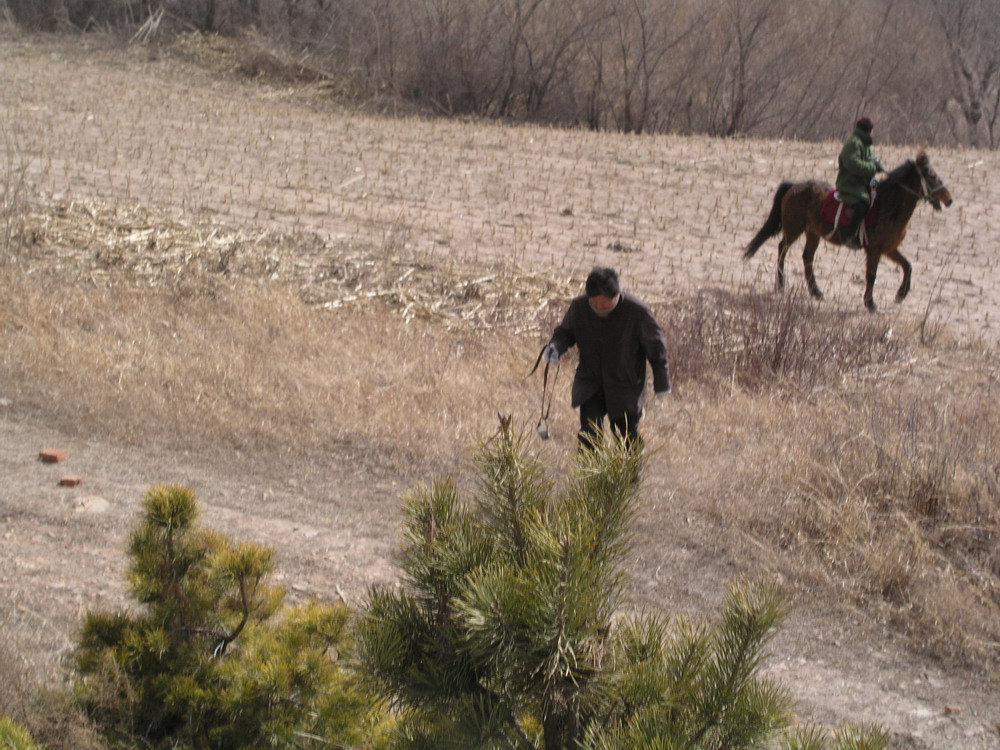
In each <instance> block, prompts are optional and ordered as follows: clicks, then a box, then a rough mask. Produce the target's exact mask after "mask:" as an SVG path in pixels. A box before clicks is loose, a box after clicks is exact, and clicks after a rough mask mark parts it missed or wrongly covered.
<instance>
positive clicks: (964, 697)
mask: <svg viewBox="0 0 1000 750" xmlns="http://www.w3.org/2000/svg"><path fill="white" fill-rule="evenodd" d="M6 411H7V412H9V407H8V409H7V410H6ZM41 447H58V448H61V449H63V450H65V451H66V452H67V458H66V460H65V461H64V462H62V463H59V464H44V463H41V462H39V461H38V452H39V450H40V449H41ZM652 469H653V471H651V472H650V473H649V476H648V478H647V483H648V488H647V490H646V492H647V495H648V496H649V497H658V496H663V495H664V494H665V489H664V485H665V484H666V483H667V477H666V474H668V473H669V472H668V470H666V469H665V468H664V467H655V466H654V467H652ZM280 473H281V475H280V476H276V475H275V472H274V471H273V470H270V471H266V470H265V471H261V470H258V471H255V469H254V465H253V463H252V462H248V461H243V460H241V459H239V458H235V459H231V460H227V461H226V462H225V464H224V465H220V464H218V463H214V464H213V463H212V462H205V461H204V459H202V458H200V457H198V456H192V455H188V454H176V453H173V452H169V451H162V452H149V451H139V450H136V449H133V448H128V447H123V446H119V445H108V444H104V443H102V442H100V441H80V440H79V439H74V438H72V437H68V436H65V435H60V434H58V433H56V432H53V431H51V430H47V429H44V428H39V427H37V426H35V424H34V423H33V422H31V421H29V422H27V423H25V422H23V421H21V420H19V419H13V418H11V417H10V416H9V415H8V414H7V413H6V412H5V411H0V475H2V476H3V477H4V488H3V490H2V491H0V560H3V565H2V569H0V601H2V602H3V603H4V606H3V611H4V612H5V614H4V615H2V616H0V623H2V624H3V626H4V628H5V633H6V636H7V637H8V638H15V639H16V643H17V644H18V645H19V646H20V647H21V648H22V650H23V651H24V652H25V653H30V654H39V655H42V656H33V657H32V660H33V661H34V662H35V664H36V666H38V667H44V668H51V665H52V664H55V663H57V662H60V661H62V662H63V663H66V661H65V660H67V659H69V658H70V656H71V649H72V638H73V633H74V631H75V628H76V626H77V624H78V622H79V618H80V616H81V615H82V614H83V613H84V612H86V611H89V610H94V609H102V608H117V607H119V606H121V605H122V604H123V602H125V601H126V599H125V586H124V580H125V579H124V573H125V567H126V565H127V560H126V556H125V546H126V545H127V539H128V533H129V530H130V529H131V527H132V526H133V525H134V523H135V521H136V518H137V514H138V502H137V501H138V499H139V498H140V497H141V495H142V493H143V491H144V490H145V489H146V488H147V487H149V486H150V485H152V484H156V483H159V482H180V483H184V484H188V485H189V486H191V487H192V488H194V490H195V491H196V493H197V495H198V499H199V504H200V507H201V509H202V512H203V521H204V522H205V523H206V524H207V525H209V526H211V527H213V528H217V529H219V530H221V531H224V532H225V533H227V534H229V535H231V536H233V537H235V538H238V539H244V540H251V541H255V542H258V543H261V544H265V545H267V546H270V547H272V548H274V549H275V550H276V551H277V554H278V570H279V572H278V574H277V576H276V581H277V582H278V583H280V584H282V585H284V586H286V587H287V588H288V590H289V596H290V599H291V600H293V601H294V600H296V599H301V598H303V597H311V596H316V597H320V598H324V599H337V598H344V599H346V600H347V601H349V602H351V603H352V604H359V603H360V602H361V601H362V600H363V597H364V592H365V589H366V588H367V586H368V585H370V584H373V583H391V582H392V581H393V580H394V579H395V570H394V567H393V563H392V548H393V545H394V543H395V539H396V534H397V530H398V521H399V514H398V509H399V497H400V494H401V493H402V492H404V491H405V490H406V487H402V486H400V485H399V484H397V483H395V482H393V481H388V480H383V481H372V480H371V479H370V478H368V477H366V476H363V475H361V474H350V473H345V470H344V465H343V464H342V463H341V462H340V461H339V460H338V457H336V456H331V457H330V462H329V464H327V465H286V466H284V467H283V470H282V472H280ZM66 474H81V475H83V476H85V477H86V479H85V482H84V483H83V484H81V485H79V486H77V487H73V488H66V487H60V486H58V481H59V479H60V477H61V476H63V475H66ZM669 513H670V511H669V509H666V508H657V507H656V506H653V507H647V508H646V509H645V510H644V513H643V515H644V518H642V519H641V520H640V526H641V527H642V528H643V529H647V528H648V529H655V530H656V531H655V532H654V533H646V532H640V536H639V543H638V545H637V547H636V561H635V565H634V567H633V568H632V575H633V584H634V585H633V590H634V592H635V602H636V604H639V605H645V606H653V607H656V608H659V609H662V610H664V611H677V612H683V613H686V614H687V615H688V616H690V617H694V618H700V617H712V616H714V613H715V612H717V611H718V608H719V605H720V603H721V600H722V597H723V596H724V593H725V592H724V586H725V581H726V580H728V579H729V578H730V577H732V576H733V575H736V574H737V573H739V572H740V566H739V564H738V561H735V560H732V559H730V558H729V555H728V554H727V553H726V552H725V551H720V550H719V549H717V548H714V547H713V546H712V545H711V543H710V542H707V541H706V540H711V539H712V535H711V534H706V533H703V531H704V530H703V529H700V528H699V525H698V522H697V521H692V520H691V519H681V518H664V517H663V515H664V514H669ZM654 521H655V522H654ZM664 530H666V534H667V535H666V537H665V536H664ZM791 604H792V610H791V616H790V617H789V620H788V621H787V623H786V625H785V627H784V628H783V629H782V631H781V632H780V633H779V635H778V637H777V639H776V641H775V642H774V644H773V647H772V649H771V650H772V653H773V658H772V659H771V661H770V662H769V665H768V670H769V671H770V672H771V673H773V674H774V675H776V676H777V677H779V678H780V679H781V680H782V682H783V683H784V684H785V685H786V686H787V687H788V688H789V689H790V690H791V692H792V694H793V695H794V696H795V697H796V699H797V700H799V702H800V703H799V713H800V716H801V717H802V718H803V719H805V720H810V721H816V722H821V723H824V724H828V725H833V726H836V725H839V724H842V723H843V722H844V721H847V720H848V719H850V720H858V721H876V722H879V723H880V724H882V725H883V726H884V727H885V728H886V729H888V730H890V731H891V732H892V734H893V737H894V747H899V748H935V749H940V750H945V749H950V748H969V750H986V749H987V748H1000V738H998V736H997V733H996V731H995V730H994V729H993V727H992V723H993V722H994V721H996V716H997V713H996V711H997V709H996V706H997V700H996V698H997V691H996V689H995V686H994V685H993V684H984V682H983V681H982V680H983V678H976V677H969V676H965V675H962V674H960V673H955V672H949V671H948V670H944V669H941V668H939V667H937V666H935V665H933V664H931V663H925V662H923V661H921V660H920V659H918V658H916V657H914V656H913V655H912V654H911V653H909V652H908V651H907V649H906V645H905V644H904V643H901V642H899V641H898V639H897V638H895V637H893V636H892V635H891V634H889V633H887V632H881V631H879V630H877V629H874V628H873V626H872V625H871V624H870V623H866V622H863V621H862V620H861V618H859V617H857V615H856V613H852V612H851V611H849V610H848V609H847V608H838V607H831V606H830V605H828V604H824V603H823V602H821V601H810V600H800V601H794V602H792V603H791ZM46 665H48V666H46Z"/></svg>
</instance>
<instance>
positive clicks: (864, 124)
mask: <svg viewBox="0 0 1000 750" xmlns="http://www.w3.org/2000/svg"><path fill="white" fill-rule="evenodd" d="M854 127H856V128H861V129H862V130H863V131H865V132H866V133H870V132H872V128H874V127H875V126H874V125H873V124H872V121H871V120H870V119H869V118H867V117H862V118H861V119H860V120H858V121H857V122H856V123H854Z"/></svg>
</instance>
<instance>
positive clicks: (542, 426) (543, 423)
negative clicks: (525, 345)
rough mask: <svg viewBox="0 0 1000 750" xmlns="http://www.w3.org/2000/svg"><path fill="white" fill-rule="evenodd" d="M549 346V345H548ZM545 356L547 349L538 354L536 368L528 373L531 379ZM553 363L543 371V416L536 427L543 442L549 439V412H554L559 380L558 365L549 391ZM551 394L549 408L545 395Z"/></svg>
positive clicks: (547, 365) (543, 348)
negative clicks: (557, 381)
mask: <svg viewBox="0 0 1000 750" xmlns="http://www.w3.org/2000/svg"><path fill="white" fill-rule="evenodd" d="M546 346H547V345H546ZM544 354H545V347H544V346H543V347H542V350H541V351H540V352H539V353H538V358H537V359H536V360H535V366H534V367H532V368H531V372H529V373H528V377H529V378H530V377H531V376H532V375H534V374H535V370H537V369H538V365H539V363H540V362H541V361H542V356H543V355H544ZM550 364H551V363H549V362H546V363H545V369H544V370H542V408H541V415H540V416H539V418H538V424H536V425H535V432H537V433H538V437H540V438H541V439H542V440H548V439H549V412H550V411H552V398H553V396H555V392H556V380H558V379H559V364H558V363H557V364H556V373H555V375H553V376H552V389H551V390H549V365H550ZM546 393H548V394H549V403H548V406H546V405H545V394H546Z"/></svg>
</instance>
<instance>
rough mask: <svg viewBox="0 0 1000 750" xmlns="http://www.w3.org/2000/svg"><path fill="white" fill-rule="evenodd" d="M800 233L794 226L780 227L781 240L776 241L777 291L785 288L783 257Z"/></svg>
mask: <svg viewBox="0 0 1000 750" xmlns="http://www.w3.org/2000/svg"><path fill="white" fill-rule="evenodd" d="M801 234H802V230H801V229H797V228H795V227H787V226H786V227H784V228H783V229H782V232H781V242H779V243H778V277H777V280H776V284H775V285H776V286H777V288H778V291H779V292H780V291H783V290H784V288H785V258H786V257H787V255H788V249H789V248H790V247H791V246H792V245H794V244H795V240H797V239H798V238H799V235H801Z"/></svg>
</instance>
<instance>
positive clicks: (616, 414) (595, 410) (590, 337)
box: [543, 266, 670, 449]
mask: <svg viewBox="0 0 1000 750" xmlns="http://www.w3.org/2000/svg"><path fill="white" fill-rule="evenodd" d="M584 289H585V292H586V294H583V295H580V296H579V297H576V298H575V299H574V300H573V301H572V302H571V303H570V305H569V309H568V310H567V311H566V315H565V317H564V318H563V321H562V323H560V324H559V325H558V326H557V327H556V329H555V331H554V333H553V334H552V338H551V339H550V341H549V343H548V345H546V347H545V349H544V350H543V356H544V358H545V361H546V362H549V363H552V364H557V363H558V362H559V357H560V356H561V355H562V354H564V353H565V352H566V350H567V349H569V348H570V347H572V346H573V345H574V344H575V345H576V347H577V349H578V351H579V355H580V360H579V364H578V365H577V368H576V375H575V376H574V378H573V389H572V406H573V407H574V408H575V407H580V432H579V434H578V438H579V441H580V444H581V446H583V447H585V448H587V447H591V446H592V445H593V439H594V438H595V437H596V436H597V434H598V432H599V431H600V430H602V429H603V425H604V417H605V416H606V417H608V420H609V421H610V422H611V429H612V431H613V432H614V433H615V435H617V436H618V437H619V438H621V439H622V440H623V441H625V443H626V444H627V445H629V446H630V447H632V448H634V449H641V442H640V439H639V419H640V418H641V417H642V406H643V403H644V401H645V395H646V393H645V391H646V362H649V364H650V366H651V368H652V371H653V391H654V392H655V394H656V396H657V398H659V397H661V396H665V395H667V394H668V393H670V374H669V364H668V361H667V344H666V339H665V337H664V335H663V329H662V328H660V325H659V323H657V322H656V318H654V317H653V313H652V311H651V310H650V309H649V306H648V305H647V304H646V303H645V302H643V301H642V300H641V299H639V298H638V297H636V296H635V295H632V294H630V293H628V292H625V291H622V289H621V286H620V285H619V282H618V274H617V272H616V271H615V270H614V269H612V268H603V267H600V266H598V267H595V268H594V269H593V270H592V271H591V272H590V275H589V276H587V282H586V285H585V287H584Z"/></svg>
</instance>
